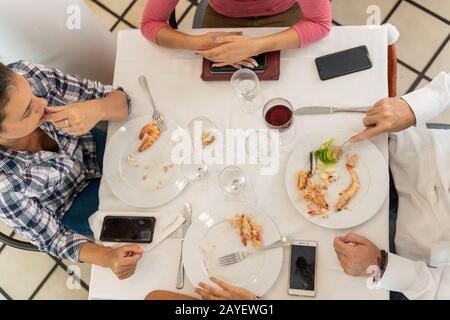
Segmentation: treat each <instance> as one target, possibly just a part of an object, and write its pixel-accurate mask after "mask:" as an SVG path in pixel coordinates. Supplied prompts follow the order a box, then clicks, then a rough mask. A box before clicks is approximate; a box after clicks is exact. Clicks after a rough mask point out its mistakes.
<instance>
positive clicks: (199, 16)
mask: <svg viewBox="0 0 450 320" xmlns="http://www.w3.org/2000/svg"><path fill="white" fill-rule="evenodd" d="M198 1H200V2H197V9H196V11H195V15H194V21H193V23H192V28H194V29H199V28H201V27H202V25H203V18H204V17H205V11H206V7H207V6H208V0H198Z"/></svg>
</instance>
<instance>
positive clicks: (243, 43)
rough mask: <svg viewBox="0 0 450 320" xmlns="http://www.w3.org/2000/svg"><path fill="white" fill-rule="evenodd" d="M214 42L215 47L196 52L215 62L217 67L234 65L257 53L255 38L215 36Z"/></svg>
mask: <svg viewBox="0 0 450 320" xmlns="http://www.w3.org/2000/svg"><path fill="white" fill-rule="evenodd" d="M214 42H215V43H216V47H214V48H212V49H207V50H198V51H196V53H197V54H199V55H201V56H203V57H204V58H206V59H208V60H211V61H213V62H215V66H217V67H221V66H226V65H235V64H237V63H240V62H241V61H245V60H247V59H248V58H251V57H253V56H256V55H257V54H258V50H257V46H256V42H255V39H252V38H248V37H245V36H243V35H229V36H217V37H215V39H214ZM254 62H256V61H254ZM250 67H251V66H250Z"/></svg>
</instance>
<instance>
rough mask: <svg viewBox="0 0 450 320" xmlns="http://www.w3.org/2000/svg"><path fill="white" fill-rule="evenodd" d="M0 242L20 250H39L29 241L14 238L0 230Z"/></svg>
mask: <svg viewBox="0 0 450 320" xmlns="http://www.w3.org/2000/svg"><path fill="white" fill-rule="evenodd" d="M0 243H3V244H5V245H7V246H10V247H13V248H16V249H20V250H26V251H35V252H39V249H38V248H36V247H35V246H34V245H32V244H31V243H28V242H24V241H20V240H17V239H14V238H13V237H12V236H8V235H6V234H4V233H2V232H0Z"/></svg>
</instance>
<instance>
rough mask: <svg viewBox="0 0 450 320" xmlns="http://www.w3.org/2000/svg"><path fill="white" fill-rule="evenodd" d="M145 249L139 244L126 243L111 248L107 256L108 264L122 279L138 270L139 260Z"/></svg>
mask: <svg viewBox="0 0 450 320" xmlns="http://www.w3.org/2000/svg"><path fill="white" fill-rule="evenodd" d="M143 254H144V250H143V249H142V248H141V247H139V246H137V245H125V246H122V247H119V248H116V249H111V250H110V251H109V252H108V253H107V256H106V261H107V262H106V265H107V267H108V268H110V269H111V270H112V271H113V272H114V273H115V274H116V276H117V278H119V279H120V280H124V279H126V278H129V277H131V276H132V275H133V274H134V273H135V272H136V267H137V263H138V261H139V260H140V259H141V258H142V255H143Z"/></svg>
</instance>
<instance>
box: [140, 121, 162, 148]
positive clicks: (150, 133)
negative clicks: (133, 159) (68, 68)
mask: <svg viewBox="0 0 450 320" xmlns="http://www.w3.org/2000/svg"><path fill="white" fill-rule="evenodd" d="M159 134H160V130H159V128H158V126H157V125H156V124H154V123H150V124H147V125H145V126H144V127H143V128H142V129H141V132H140V133H139V139H141V140H142V143H141V145H140V147H139V152H143V151H145V150H147V149H148V148H150V146H151V145H152V144H153V143H155V141H156V140H157V139H158V138H159Z"/></svg>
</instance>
